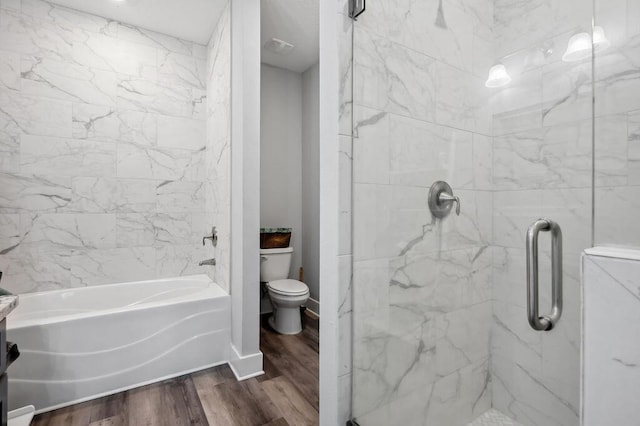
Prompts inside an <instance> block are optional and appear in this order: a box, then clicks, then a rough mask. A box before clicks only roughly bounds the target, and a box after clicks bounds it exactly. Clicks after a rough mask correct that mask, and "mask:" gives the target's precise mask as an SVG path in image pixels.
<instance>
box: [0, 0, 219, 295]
mask: <svg viewBox="0 0 640 426" xmlns="http://www.w3.org/2000/svg"><path fill="white" fill-rule="evenodd" d="M228 20H229V16H228V10H227V11H226V12H225V14H224V15H223V17H222V18H221V20H220V23H219V24H218V26H217V27H216V31H215V32H214V33H213V35H212V39H211V42H210V43H209V46H200V45H197V44H194V43H190V42H186V41H184V40H178V39H175V38H172V37H169V36H166V35H163V34H157V33H154V32H151V31H147V30H144V29H140V28H136V27H133V26H130V25H125V24H121V23H119V22H116V21H112V20H108V19H104V18H101V17H98V16H94V15H89V14H85V13H82V12H78V11H75V10H71V9H67V8H65V7H61V6H58V5H55V4H52V3H48V2H45V1H41V0H12V1H3V2H1V3H0V183H1V186H2V188H3V190H2V193H1V194H0V269H1V270H2V271H3V272H4V277H3V285H4V286H6V287H7V288H8V289H9V290H11V291H12V292H14V293H22V292H31V291H40V290H46V289H52V288H65V287H74V286H86V285H95V284H103V283H113V282H121V281H132V280H133V281H135V280H140V279H152V278H154V277H166V276H177V275H185V274H194V273H202V272H203V269H202V268H200V267H198V266H197V263H198V261H200V260H202V259H206V258H210V257H214V256H215V257H217V258H218V267H217V268H210V267H207V268H208V269H209V270H208V272H209V273H210V275H211V276H212V278H214V279H216V280H217V281H218V283H219V284H220V285H222V286H223V287H225V286H226V285H227V283H228V262H229V256H228V246H229V236H228V232H229V231H228V228H229V214H228V205H229V196H230V195H229V190H228V184H229V178H228V177H229V170H230V167H229V158H228V147H229V130H228V129H229V102H230V99H229V78H230V77H229V76H230V70H229V63H230V61H229V55H230V48H229V43H230V42H229V23H228ZM213 225H217V226H218V229H219V232H220V243H219V247H218V251H217V252H213V251H212V250H213V249H212V248H211V247H206V248H203V247H202V245H201V238H202V236H203V235H206V234H208V233H210V232H211V227H212V226H213Z"/></svg>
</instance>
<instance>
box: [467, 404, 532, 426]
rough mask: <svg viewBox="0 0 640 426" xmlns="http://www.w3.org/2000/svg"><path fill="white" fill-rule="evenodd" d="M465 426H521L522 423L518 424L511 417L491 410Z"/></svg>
mask: <svg viewBox="0 0 640 426" xmlns="http://www.w3.org/2000/svg"><path fill="white" fill-rule="evenodd" d="M467 426H523V425H522V423H518V422H516V421H515V420H513V419H512V418H511V417H508V416H506V415H504V414H502V413H501V412H500V411H498V410H494V409H493V408H492V409H490V410H488V411H485V413H484V414H482V415H480V416H478V417H477V418H476V419H475V420H474V421H472V422H471V423H469V424H467Z"/></svg>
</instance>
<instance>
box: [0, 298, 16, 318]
mask: <svg viewBox="0 0 640 426" xmlns="http://www.w3.org/2000/svg"><path fill="white" fill-rule="evenodd" d="M18 302H19V296H0V321H2V320H3V319H5V318H6V317H7V315H9V313H11V311H13V310H14V309H15V308H16V306H18Z"/></svg>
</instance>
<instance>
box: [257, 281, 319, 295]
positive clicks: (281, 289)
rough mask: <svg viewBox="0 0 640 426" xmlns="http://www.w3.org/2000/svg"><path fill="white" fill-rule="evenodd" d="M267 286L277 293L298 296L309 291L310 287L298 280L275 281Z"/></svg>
mask: <svg viewBox="0 0 640 426" xmlns="http://www.w3.org/2000/svg"><path fill="white" fill-rule="evenodd" d="M267 286H269V288H270V289H271V290H273V291H275V292H276V293H279V294H284V295H290V296H298V295H302V294H304V293H306V292H308V291H309V287H307V285H306V284H305V283H303V282H301V281H298V280H275V281H269V282H268V283H267Z"/></svg>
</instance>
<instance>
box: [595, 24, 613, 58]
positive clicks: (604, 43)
mask: <svg viewBox="0 0 640 426" xmlns="http://www.w3.org/2000/svg"><path fill="white" fill-rule="evenodd" d="M593 45H594V47H595V48H596V49H595V50H596V52H599V51H601V50H604V49H606V48H607V47H609V46H611V42H610V41H609V39H607V37H606V36H605V35H604V29H603V28H602V27H599V26H595V27H593Z"/></svg>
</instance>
